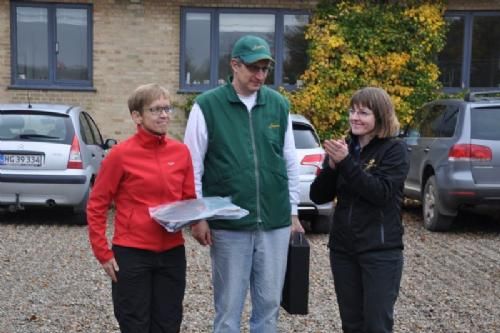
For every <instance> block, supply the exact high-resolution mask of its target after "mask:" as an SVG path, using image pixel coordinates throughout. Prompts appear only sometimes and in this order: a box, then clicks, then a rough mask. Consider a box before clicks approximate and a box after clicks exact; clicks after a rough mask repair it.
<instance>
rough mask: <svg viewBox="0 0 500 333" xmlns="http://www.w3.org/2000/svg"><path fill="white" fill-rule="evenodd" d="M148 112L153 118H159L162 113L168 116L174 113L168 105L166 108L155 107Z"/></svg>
mask: <svg viewBox="0 0 500 333" xmlns="http://www.w3.org/2000/svg"><path fill="white" fill-rule="evenodd" d="M148 111H149V112H151V113H152V114H153V115H155V116H159V115H160V114H161V113H162V112H165V113H166V114H169V113H171V112H172V111H174V109H173V108H172V107H171V106H170V105H167V106H155V107H153V108H149V109H148Z"/></svg>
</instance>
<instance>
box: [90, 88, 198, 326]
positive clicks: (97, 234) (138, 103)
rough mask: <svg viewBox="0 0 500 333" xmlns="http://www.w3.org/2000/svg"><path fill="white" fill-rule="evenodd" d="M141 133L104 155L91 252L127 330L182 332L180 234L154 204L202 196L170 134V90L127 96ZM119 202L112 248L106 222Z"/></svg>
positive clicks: (93, 203) (94, 197)
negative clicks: (156, 213) (159, 217)
mask: <svg viewBox="0 0 500 333" xmlns="http://www.w3.org/2000/svg"><path fill="white" fill-rule="evenodd" d="M128 107H129V110H130V114H131V116H132V119H133V121H134V122H135V123H136V124H137V133H136V134H135V135H133V136H132V137H130V138H128V139H127V140H125V141H123V142H122V143H120V144H119V145H117V146H114V147H113V149H112V150H111V151H110V153H109V154H108V156H107V157H106V158H105V159H104V161H103V163H102V166H101V169H100V171H99V174H98V176H97V178H96V181H95V184H94V187H93V189H92V192H91V195H90V198H89V203H88V206H87V218H88V230H89V238H90V242H91V245H92V249H93V251H94V254H95V256H96V258H97V260H98V261H99V262H100V263H101V265H102V267H103V269H104V271H105V272H106V273H107V274H108V275H109V276H110V278H111V280H112V298H113V305H114V312H115V316H116V319H117V320H118V323H119V324H120V329H121V331H122V332H124V333H126V332H151V333H153V332H154V333H157V332H158V333H159V332H162V333H166V332H179V331H180V325H181V321H182V301H183V298H184V290H185V285H186V255H185V249H184V239H183V236H182V233H181V232H176V233H169V232H167V231H166V230H165V229H163V227H162V226H160V225H159V224H158V223H156V222H155V221H153V220H152V219H151V217H150V216H149V211H148V208H149V207H152V206H156V205H159V204H164V203H168V202H173V201H178V200H185V199H192V198H195V197H196V196H195V190H194V176H193V168H192V163H191V156H190V153H189V151H188V148H187V147H186V146H185V145H184V144H183V143H181V142H178V141H175V140H173V139H171V138H169V137H167V136H166V132H167V128H168V123H169V121H170V113H171V111H172V108H171V104H170V97H169V93H168V91H167V90H166V89H165V88H163V87H161V86H159V85H157V84H147V85H142V86H140V87H138V88H137V89H136V90H135V91H134V92H133V93H132V95H131V96H130V97H129V99H128ZM112 202H113V203H114V205H115V214H114V222H113V225H114V233H113V239H112V248H110V247H109V246H108V239H107V238H106V221H107V216H108V209H109V207H110V204H111V203H112Z"/></svg>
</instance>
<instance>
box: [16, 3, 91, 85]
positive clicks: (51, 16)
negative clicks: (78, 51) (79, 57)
mask: <svg viewBox="0 0 500 333" xmlns="http://www.w3.org/2000/svg"><path fill="white" fill-rule="evenodd" d="M10 5H11V6H10V38H11V85H10V86H9V88H10V89H42V90H90V91H94V90H95V89H94V88H93V59H92V58H93V57H92V54H93V23H92V22H93V15H92V14H93V5H92V4H77V3H73V4H63V3H45V2H26V1H12V2H11V3H10ZM19 7H31V8H45V9H47V12H48V16H47V24H48V38H47V39H48V40H47V43H48V45H47V46H48V62H49V64H48V69H49V78H48V79H47V80H20V79H18V78H17V16H16V9H17V8H19ZM58 8H74V9H85V10H86V11H87V45H88V49H87V66H88V77H89V79H88V80H57V79H56V71H57V68H56V51H55V49H56V34H57V29H56V25H57V20H56V9H58Z"/></svg>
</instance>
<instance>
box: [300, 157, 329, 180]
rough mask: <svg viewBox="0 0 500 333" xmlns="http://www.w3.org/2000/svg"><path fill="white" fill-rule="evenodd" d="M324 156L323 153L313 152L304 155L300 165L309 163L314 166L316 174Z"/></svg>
mask: <svg viewBox="0 0 500 333" xmlns="http://www.w3.org/2000/svg"><path fill="white" fill-rule="evenodd" d="M324 158H325V155H324V154H313V155H306V156H304V157H303V158H302V161H300V164H301V165H310V166H314V167H316V175H317V174H319V172H320V170H321V166H322V164H323V159H324Z"/></svg>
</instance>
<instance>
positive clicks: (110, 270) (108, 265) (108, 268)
mask: <svg viewBox="0 0 500 333" xmlns="http://www.w3.org/2000/svg"><path fill="white" fill-rule="evenodd" d="M101 266H102V268H103V269H104V271H105V272H106V274H108V275H109V277H110V278H111V280H113V282H116V281H118V279H117V278H116V272H118V271H119V270H120V268H119V267H118V263H117V262H116V260H115V258H111V259H110V260H109V261H107V262H105V263H104V264H101Z"/></svg>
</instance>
